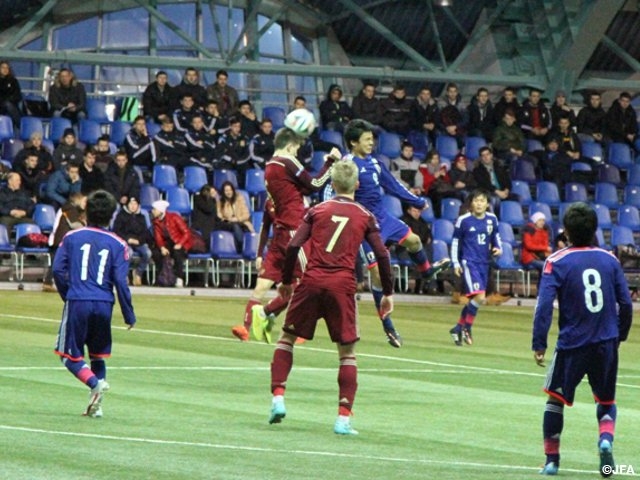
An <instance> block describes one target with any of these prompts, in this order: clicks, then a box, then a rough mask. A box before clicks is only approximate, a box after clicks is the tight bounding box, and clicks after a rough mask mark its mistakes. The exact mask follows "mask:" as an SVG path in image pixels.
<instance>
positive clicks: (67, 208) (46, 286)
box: [42, 192, 87, 292]
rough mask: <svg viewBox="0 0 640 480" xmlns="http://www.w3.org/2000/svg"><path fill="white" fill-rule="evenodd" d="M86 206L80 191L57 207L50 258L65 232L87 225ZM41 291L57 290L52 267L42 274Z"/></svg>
mask: <svg viewBox="0 0 640 480" xmlns="http://www.w3.org/2000/svg"><path fill="white" fill-rule="evenodd" d="M86 207H87V197H85V196H84V195H83V194H82V193H80V192H76V193H72V194H71V195H69V200H67V201H66V202H65V203H64V205H62V206H61V207H60V208H59V209H58V211H57V212H56V219H55V221H54V223H53V231H52V232H51V234H50V235H49V255H51V258H54V257H55V255H56V250H58V245H60V242H62V238H63V237H64V236H65V235H66V234H67V233H69V232H70V231H71V230H77V229H78V228H82V227H85V226H86V225H87V216H86V211H85V210H86ZM42 291H43V292H56V291H57V290H56V287H55V284H54V282H53V268H52V267H51V266H50V267H49V268H48V269H47V272H46V273H45V275H44V280H43V282H42Z"/></svg>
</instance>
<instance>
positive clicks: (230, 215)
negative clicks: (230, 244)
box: [217, 182, 254, 252]
mask: <svg viewBox="0 0 640 480" xmlns="http://www.w3.org/2000/svg"><path fill="white" fill-rule="evenodd" d="M218 217H220V220H222V221H221V222H220V224H219V225H218V227H217V230H226V231H228V232H231V233H233V238H234V240H235V242H236V249H237V250H238V252H241V251H242V242H243V238H244V233H245V232H253V231H254V230H253V225H252V224H251V214H250V213H249V208H248V207H247V202H246V201H245V199H244V196H243V195H238V192H236V189H235V188H234V186H233V184H232V183H231V182H224V183H223V184H222V195H221V196H220V201H219V202H218Z"/></svg>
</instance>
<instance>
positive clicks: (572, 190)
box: [564, 182, 588, 202]
mask: <svg viewBox="0 0 640 480" xmlns="http://www.w3.org/2000/svg"><path fill="white" fill-rule="evenodd" d="M564 201H565V202H587V201H588V195H587V187H585V186H584V184H582V183H575V182H572V183H567V184H566V185H565V186H564Z"/></svg>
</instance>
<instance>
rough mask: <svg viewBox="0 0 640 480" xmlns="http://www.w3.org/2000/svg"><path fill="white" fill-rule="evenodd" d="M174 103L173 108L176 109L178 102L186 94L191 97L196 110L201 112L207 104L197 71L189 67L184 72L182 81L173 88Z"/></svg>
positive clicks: (205, 94)
mask: <svg viewBox="0 0 640 480" xmlns="http://www.w3.org/2000/svg"><path fill="white" fill-rule="evenodd" d="M173 93H174V97H173V98H174V102H173V107H174V108H177V107H178V102H179V101H180V99H181V98H182V97H184V96H185V95H186V94H189V95H191V98H192V99H193V104H194V107H195V108H196V110H201V109H203V108H204V106H205V104H206V103H207V92H206V90H205V89H204V87H203V86H202V85H200V74H199V73H198V70H196V69H195V68H193V67H189V68H187V69H185V71H184V77H183V78H182V81H181V82H180V83H179V84H178V85H176V86H175V87H173Z"/></svg>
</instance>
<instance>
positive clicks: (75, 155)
mask: <svg viewBox="0 0 640 480" xmlns="http://www.w3.org/2000/svg"><path fill="white" fill-rule="evenodd" d="M81 161H82V150H80V149H79V148H78V144H77V143H76V132H75V131H74V130H73V128H67V129H65V131H64V133H63V134H62V139H61V142H60V144H59V145H58V146H57V147H56V149H55V150H54V152H53V169H54V170H60V169H62V168H65V167H66V166H67V164H69V163H75V164H76V165H80V162H81Z"/></svg>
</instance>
